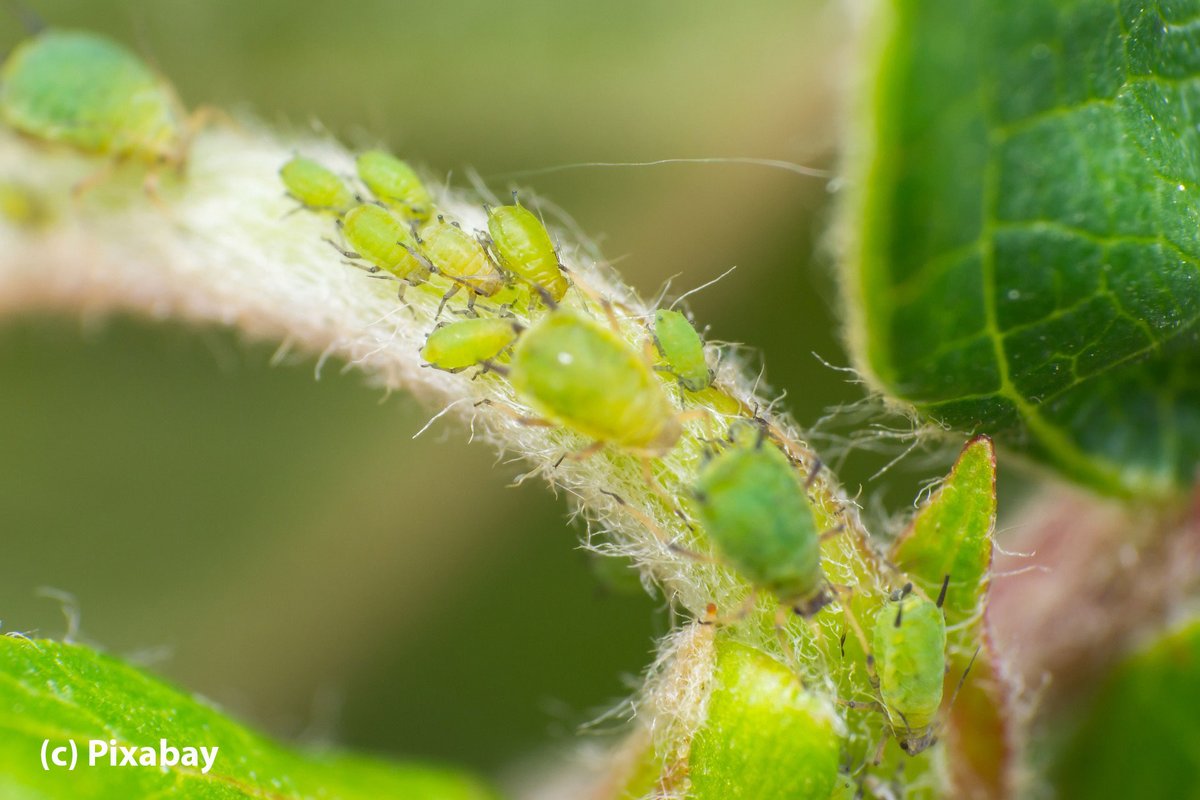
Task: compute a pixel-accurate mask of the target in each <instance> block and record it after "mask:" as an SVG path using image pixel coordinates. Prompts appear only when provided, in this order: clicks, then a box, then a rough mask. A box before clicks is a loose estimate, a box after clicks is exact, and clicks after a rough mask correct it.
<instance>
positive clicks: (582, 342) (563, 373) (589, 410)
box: [508, 308, 682, 457]
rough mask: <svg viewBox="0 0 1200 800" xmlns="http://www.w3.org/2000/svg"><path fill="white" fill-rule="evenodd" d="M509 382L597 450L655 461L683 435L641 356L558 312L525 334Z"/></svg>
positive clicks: (539, 409) (600, 330)
mask: <svg viewBox="0 0 1200 800" xmlns="http://www.w3.org/2000/svg"><path fill="white" fill-rule="evenodd" d="M508 377H509V381H510V382H511V383H512V387H513V389H514V391H516V393H517V397H519V398H520V399H521V400H522V401H524V402H525V403H528V404H529V405H530V406H532V407H533V408H534V409H535V410H536V411H537V412H538V413H539V414H541V415H542V416H543V417H545V418H546V419H547V420H549V421H551V422H555V423H558V424H559V425H562V426H564V427H566V428H570V429H571V430H574V431H576V432H578V433H581V434H583V435H585V436H588V437H590V438H592V439H594V440H595V441H596V442H597V443H598V444H605V443H611V444H615V445H617V446H619V447H621V448H623V449H625V450H628V451H630V452H632V453H635V454H638V455H642V456H649V457H655V456H661V455H664V454H665V453H667V452H668V451H669V450H670V449H671V448H672V447H674V446H675V442H677V441H678V440H679V436H680V434H681V433H682V425H681V424H680V420H679V418H678V415H677V414H676V413H675V409H674V408H673V407H672V406H671V403H670V401H669V400H668V398H667V395H666V393H665V392H664V391H663V388H662V384H661V383H660V382H659V380H658V379H657V378H655V376H654V371H653V370H652V369H651V368H650V366H649V365H648V364H646V362H645V361H644V360H643V359H642V357H641V356H640V354H638V353H637V352H635V351H634V350H633V349H631V348H630V347H629V345H628V344H626V343H625V341H624V340H623V339H622V338H621V337H619V336H618V335H617V334H616V333H614V332H613V331H611V330H609V329H608V328H606V327H603V326H601V325H600V324H598V323H596V322H594V321H593V320H591V319H588V318H586V317H581V316H578V315H576V314H573V313H571V312H569V311H566V310H563V309H561V308H559V309H555V310H554V311H551V312H550V313H549V314H547V315H546V316H544V317H542V319H540V320H539V321H538V322H537V324H535V325H534V326H533V327H532V328H530V329H529V330H528V331H526V332H525V333H524V334H522V336H521V338H520V339H519V340H518V341H517V346H516V349H515V350H514V351H513V357H512V362H511V363H510V365H509V368H508Z"/></svg>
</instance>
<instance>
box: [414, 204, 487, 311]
mask: <svg viewBox="0 0 1200 800" xmlns="http://www.w3.org/2000/svg"><path fill="white" fill-rule="evenodd" d="M420 245H421V252H423V253H424V254H425V256H426V257H427V258H428V259H429V261H430V263H431V264H432V265H433V268H434V269H435V270H436V271H437V272H438V274H439V275H443V276H445V277H447V278H449V279H450V280H451V281H453V282H454V285H453V286H452V287H450V291H448V292H446V295H445V296H444V297H443V298H442V306H445V304H446V302H447V301H448V300H449V299H450V298H451V297H453V296H454V295H455V294H456V293H457V292H458V290H459V289H460V288H466V289H467V290H469V295H468V297H467V307H468V308H474V306H475V297H476V295H479V296H483V297H491V296H492V295H494V294H496V292H498V291H500V290H501V289H503V288H504V278H503V276H502V275H501V274H500V271H499V270H498V269H497V268H496V265H495V264H493V263H492V260H491V258H489V257H488V254H487V251H486V250H484V248H483V245H482V244H480V242H479V240H478V239H476V238H475V237H474V236H472V235H471V234H469V233H467V232H466V231H464V230H463V229H462V228H460V227H458V226H457V225H455V224H454V223H452V222H446V221H445V220H444V219H442V218H441V217H440V216H439V217H438V218H437V219H436V220H435V221H433V222H431V223H430V224H428V225H426V226H425V227H423V228H422V229H421V234H420ZM438 313H439V314H440V313H441V307H439V308H438Z"/></svg>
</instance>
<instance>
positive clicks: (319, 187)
mask: <svg viewBox="0 0 1200 800" xmlns="http://www.w3.org/2000/svg"><path fill="white" fill-rule="evenodd" d="M279 177H280V179H281V180H282V181H283V185H284V187H285V188H286V189H287V193H288V194H289V195H291V196H292V198H294V199H295V200H296V201H297V202H299V203H300V204H301V205H302V206H304V207H305V208H309V209H311V210H313V211H331V212H333V213H335V214H344V213H346V212H347V211H348V210H350V208H351V207H352V206H353V205H354V204H355V203H356V202H357V201H356V200H355V199H354V193H353V192H351V191H350V189H349V187H347V186H346V182H345V181H343V180H342V179H341V178H339V177H338V176H337V175H335V174H334V173H333V171H332V170H330V169H327V168H326V167H324V166H322V165H321V164H318V163H317V162H316V161H313V160H312V159H309V158H304V157H303V156H295V157H293V158H292V160H290V161H288V162H287V163H286V164H284V165H283V166H282V167H281V168H280V169H279Z"/></svg>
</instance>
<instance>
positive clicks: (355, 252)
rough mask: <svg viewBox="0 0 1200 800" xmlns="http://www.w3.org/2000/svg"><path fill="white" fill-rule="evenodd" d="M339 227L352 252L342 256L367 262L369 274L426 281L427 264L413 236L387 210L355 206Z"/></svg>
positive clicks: (370, 206)
mask: <svg viewBox="0 0 1200 800" xmlns="http://www.w3.org/2000/svg"><path fill="white" fill-rule="evenodd" d="M340 224H341V229H342V236H343V237H345V239H346V243H347V244H348V245H349V246H350V247H351V248H352V249H351V250H342V251H341V252H342V255H344V256H346V257H347V258H353V259H362V260H364V261H366V262H368V263H369V264H370V265H371V266H370V267H368V268H367V270H368V272H378V271H379V270H384V271H386V272H388V273H390V274H391V275H393V276H395V277H397V278H399V279H400V280H402V281H405V282H407V283H411V284H417V283H420V282H421V281H423V280H425V279H426V278H428V277H429V264H427V263H426V262H425V260H424V259H423V258H422V257H421V256H420V255H419V254H418V253H417V250H416V248H417V241H416V237H415V236H414V235H413V232H412V231H411V230H409V228H408V226H407V225H405V224H404V223H403V222H401V221H400V220H398V219H396V218H395V217H394V216H392V213H391V212H390V211H388V210H387V209H385V208H381V207H379V206H377V205H373V204H368V205H361V206H355V207H354V208H352V209H350V211H348V212H347V213H346V216H345V217H343V218H342V219H341V220H340ZM339 249H340V248H339ZM401 292H402V293H403V286H401Z"/></svg>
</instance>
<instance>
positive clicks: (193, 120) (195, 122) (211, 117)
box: [174, 106, 242, 174]
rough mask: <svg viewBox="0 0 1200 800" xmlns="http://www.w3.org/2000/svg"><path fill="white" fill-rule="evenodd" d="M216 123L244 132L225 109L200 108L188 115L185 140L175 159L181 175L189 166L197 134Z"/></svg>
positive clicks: (184, 134) (215, 107)
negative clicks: (189, 157) (188, 158)
mask: <svg viewBox="0 0 1200 800" xmlns="http://www.w3.org/2000/svg"><path fill="white" fill-rule="evenodd" d="M215 122H221V123H224V124H225V125H227V126H229V127H230V128H233V129H234V130H235V131H237V132H239V133H240V132H242V126H241V124H240V123H239V122H238V121H237V120H236V119H234V118H233V115H232V114H230V113H229V112H228V111H226V110H225V109H223V108H218V107H217V106H200V107H198V108H197V109H196V110H195V111H193V112H192V113H191V114H189V115H188V117H187V120H186V121H185V122H184V126H183V140H182V141H181V142H180V145H179V152H178V154H177V155H176V157H175V159H174V162H175V168H176V169H177V170H178V171H179V173H180V174H183V169H184V167H185V166H186V165H187V157H188V154H189V153H190V152H191V151H192V142H193V141H194V140H195V138H196V134H198V133H200V131H202V130H204V129H205V128H207V127H208V126H209V125H212V124H213V123H215Z"/></svg>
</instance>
